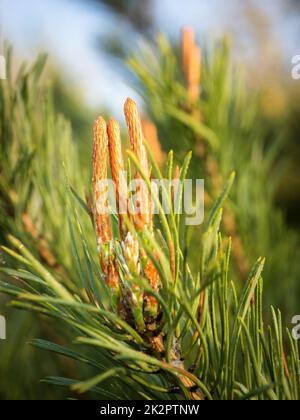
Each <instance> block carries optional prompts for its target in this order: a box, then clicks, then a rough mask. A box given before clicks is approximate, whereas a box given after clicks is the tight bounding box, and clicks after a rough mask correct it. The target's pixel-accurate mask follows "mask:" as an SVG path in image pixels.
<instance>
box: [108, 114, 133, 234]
mask: <svg viewBox="0 0 300 420" xmlns="http://www.w3.org/2000/svg"><path fill="white" fill-rule="evenodd" d="M107 133H108V139H109V159H110V167H111V173H112V178H113V181H114V183H115V189H116V200H117V208H118V214H119V223H120V233H121V237H122V238H124V236H125V234H126V225H125V221H124V217H125V216H126V214H127V205H128V200H127V198H128V189H127V180H126V177H125V173H124V163H123V156H122V147H121V133H120V127H119V125H118V123H117V122H116V121H115V120H114V119H111V120H110V122H109V124H108V126H107Z"/></svg>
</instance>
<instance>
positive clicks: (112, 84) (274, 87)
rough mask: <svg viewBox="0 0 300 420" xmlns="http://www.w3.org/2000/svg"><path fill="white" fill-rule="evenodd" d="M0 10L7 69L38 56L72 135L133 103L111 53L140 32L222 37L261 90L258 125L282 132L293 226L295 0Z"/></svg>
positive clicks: (8, 1)
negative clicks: (8, 50) (11, 61)
mask: <svg viewBox="0 0 300 420" xmlns="http://www.w3.org/2000/svg"><path fill="white" fill-rule="evenodd" d="M1 16H2V17H1V22H2V25H1V26H2V30H1V32H2V44H3V42H4V40H8V41H9V42H10V43H12V45H13V46H14V50H15V56H16V58H17V59H16V68H18V64H19V63H20V62H22V61H23V60H24V59H29V60H30V59H33V58H34V57H36V55H37V53H38V52H39V51H46V52H47V53H48V55H49V62H50V63H51V72H52V74H51V80H52V83H53V78H54V77H53V76H55V82H56V83H55V84H54V88H55V92H56V103H57V107H58V108H59V109H60V110H61V111H62V112H63V113H64V114H65V115H66V116H67V117H68V118H70V119H71V121H72V122H73V126H74V128H75V129H76V133H77V134H78V133H79V135H80V136H81V137H82V136H87V135H88V134H87V133H88V132H87V131H86V129H87V128H88V129H89V127H90V123H91V121H92V119H93V118H94V116H95V115H96V114H97V113H99V110H103V109H108V110H110V111H111V112H112V113H114V114H115V115H116V116H117V117H120V115H121V112H122V104H123V101H124V98H126V97H127V96H128V95H133V96H134V97H135V98H136V99H138V97H137V95H136V93H135V92H134V93H133V90H132V89H131V87H130V77H129V74H128V73H127V71H126V66H125V65H123V63H122V62H120V59H122V58H123V57H124V56H126V55H127V54H128V53H130V52H132V51H134V49H136V48H137V47H138V45H139V43H140V42H141V40H142V39H143V38H145V37H146V38H149V39H152V38H153V36H154V34H156V33H157V32H163V33H166V34H167V35H168V36H169V37H170V38H171V39H172V40H173V41H174V42H177V41H178V38H179V34H180V30H181V28H182V27H183V26H186V25H190V26H192V27H194V29H195V30H196V32H197V34H198V39H199V40H200V42H201V41H202V42H205V40H206V39H209V40H211V39H212V38H218V37H219V36H221V35H224V33H226V34H228V36H230V37H231V39H232V46H233V51H234V56H235V59H236V61H238V62H239V63H241V65H242V66H244V67H245V69H246V74H247V77H248V81H249V83H250V84H251V83H253V84H255V85H256V86H257V85H261V86H262V87H263V89H264V91H265V95H264V97H263V99H262V112H263V113H264V114H265V116H266V120H267V122H270V123H271V124H273V125H274V126H276V124H279V125H282V124H284V125H285V127H286V129H287V131H288V132H287V134H286V135H287V136H288V137H289V139H290V141H289V145H290V148H289V149H288V150H287V154H288V155H289V157H290V159H291V161H290V168H289V172H288V174H287V177H286V178H285V180H284V186H283V188H282V189H281V191H280V192H279V194H278V203H279V205H281V206H283V208H284V209H285V211H286V215H287V218H288V221H289V222H290V223H292V224H294V225H298V226H299V217H298V208H299V207H298V206H299V202H300V193H299V191H300V188H299V186H300V185H299V184H300V181H299V176H298V172H297V168H298V166H299V165H298V163H299V161H298V159H299V155H300V153H299V142H298V138H299V133H300V129H299V120H300V118H299V117H300V113H299V108H300V100H299V90H300V89H299V82H298V81H295V80H293V79H292V77H291V68H292V64H291V60H292V57H293V56H295V55H297V54H299V53H300V25H299V22H300V1H298V0H263V1H258V0H246V1H242V2H241V1H239V0H229V1H226V2H223V1H222V0H210V1H208V0H200V1H199V0H187V1H186V2H184V4H183V3H182V2H181V1H179V0H178V1H177V0H175V1H173V0H162V1H161V0H143V1H137V0H126V1H125V0H110V1H106V0H84V1H83V0H27V1H26V2H24V1H22V0H2V1H1ZM87 140H88V139H87ZM287 185H288V187H287Z"/></svg>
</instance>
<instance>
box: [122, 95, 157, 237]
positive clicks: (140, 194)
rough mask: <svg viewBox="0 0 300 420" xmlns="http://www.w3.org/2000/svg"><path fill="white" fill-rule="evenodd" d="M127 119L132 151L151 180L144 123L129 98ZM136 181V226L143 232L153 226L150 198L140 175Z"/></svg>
mask: <svg viewBox="0 0 300 420" xmlns="http://www.w3.org/2000/svg"><path fill="white" fill-rule="evenodd" d="M124 113H125V119H126V123H127V127H128V132H129V138H130V143H131V148H132V151H133V152H134V154H135V156H136V158H137V160H138V162H139V164H140V165H141V167H142V169H143V171H144V173H145V175H146V177H147V178H148V179H149V180H150V170H149V162H148V157H147V152H146V148H145V145H144V134H143V130H142V121H141V117H140V115H139V112H138V109H137V105H136V103H135V102H134V101H133V100H132V99H130V98H128V99H127V100H126V102H125V106H124ZM135 178H136V180H137V181H138V182H139V181H141V184H140V185H139V186H138V188H137V193H136V209H135V210H136V211H135V213H136V214H135V218H134V222H135V226H136V228H137V229H139V230H141V229H143V228H144V226H148V227H149V226H151V222H152V221H151V218H152V217H151V214H150V211H149V209H150V196H149V191H148V188H147V186H146V185H145V182H144V181H143V180H142V177H141V176H140V174H139V173H136V175H135Z"/></svg>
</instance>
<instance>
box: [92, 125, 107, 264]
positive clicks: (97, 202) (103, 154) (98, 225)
mask: <svg viewBox="0 0 300 420" xmlns="http://www.w3.org/2000/svg"><path fill="white" fill-rule="evenodd" d="M107 151H108V137H107V129H106V122H105V120H104V119H103V118H102V117H100V118H98V120H97V121H96V122H95V125H94V143H93V160H92V166H93V180H92V187H93V213H94V219H95V229H96V238H97V245H98V252H99V255H100V260H101V265H102V269H103V270H104V271H106V267H105V265H106V264H105V262H104V260H103V255H102V247H103V246H104V245H107V244H108V243H109V242H110V240H111V239H112V235H111V229H110V220H109V213H108V211H106V212H105V211H104V206H106V207H107V205H108V200H107V190H108V186H107V155H108V153H107ZM105 183H106V185H105ZM104 258H105V259H106V257H104Z"/></svg>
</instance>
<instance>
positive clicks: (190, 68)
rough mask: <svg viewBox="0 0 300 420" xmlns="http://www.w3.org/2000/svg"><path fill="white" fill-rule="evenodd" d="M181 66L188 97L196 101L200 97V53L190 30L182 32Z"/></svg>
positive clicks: (186, 29) (185, 29)
mask: <svg viewBox="0 0 300 420" xmlns="http://www.w3.org/2000/svg"><path fill="white" fill-rule="evenodd" d="M182 65H183V71H184V74H185V77H186V81H187V87H188V92H189V96H190V98H191V99H192V100H196V99H197V98H198V97H199V95H200V77H201V51H200V48H199V47H198V46H197V44H196V40H195V33H194V31H193V29H192V28H184V29H183V32H182Z"/></svg>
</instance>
